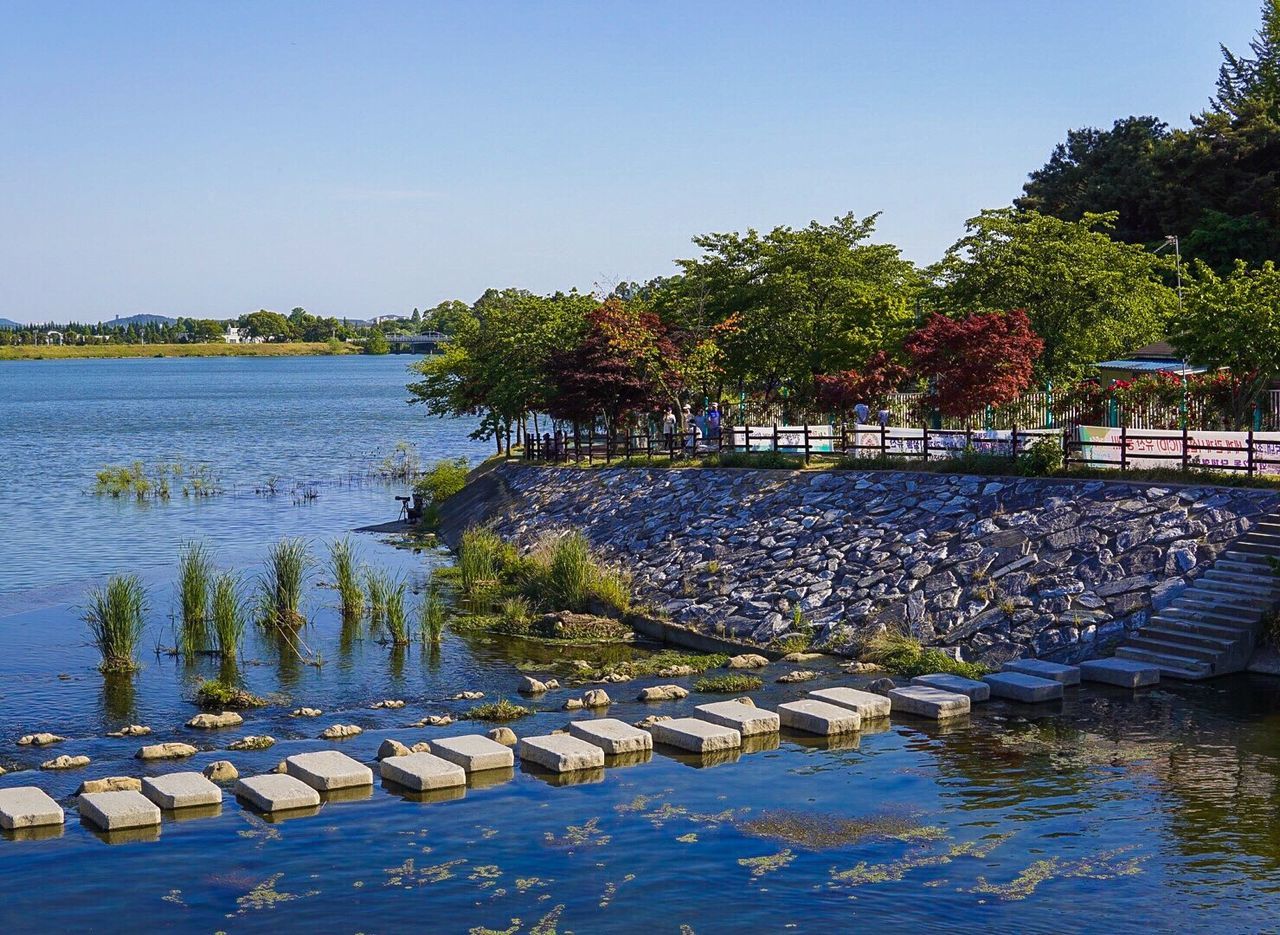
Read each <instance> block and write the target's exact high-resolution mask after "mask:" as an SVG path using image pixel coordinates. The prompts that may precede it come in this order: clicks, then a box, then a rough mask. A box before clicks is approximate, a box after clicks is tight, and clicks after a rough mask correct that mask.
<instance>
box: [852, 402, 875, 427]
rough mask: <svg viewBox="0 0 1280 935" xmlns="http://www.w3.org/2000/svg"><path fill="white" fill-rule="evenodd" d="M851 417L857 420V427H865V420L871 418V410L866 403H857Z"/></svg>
mask: <svg viewBox="0 0 1280 935" xmlns="http://www.w3.org/2000/svg"><path fill="white" fill-rule="evenodd" d="M853 417H854V419H856V420H857V422H856V424H857V425H866V424H867V420H868V419H870V418H871V409H870V408H869V407H868V406H867V404H866V403H858V405H856V406H854V407H853Z"/></svg>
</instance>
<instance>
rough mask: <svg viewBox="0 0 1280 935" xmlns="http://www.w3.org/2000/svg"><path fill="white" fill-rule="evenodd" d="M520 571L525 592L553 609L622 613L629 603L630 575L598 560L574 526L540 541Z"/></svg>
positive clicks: (542, 604) (538, 602)
mask: <svg viewBox="0 0 1280 935" xmlns="http://www.w3.org/2000/svg"><path fill="white" fill-rule="evenodd" d="M523 574H524V576H525V593H526V594H527V595H528V596H529V597H530V598H531V599H533V600H534V601H535V602H536V603H537V604H539V605H541V606H544V607H547V608H549V609H552V610H571V611H575V612H577V613H583V612H602V611H603V612H610V611H612V612H614V613H624V612H626V611H627V610H629V609H630V607H631V580H630V578H629V577H628V576H627V575H626V574H625V573H623V572H620V571H616V570H615V569H613V568H610V567H608V566H606V565H605V564H603V563H602V562H600V561H598V560H597V559H596V558H595V556H594V555H593V554H592V551H591V546H590V544H589V543H588V542H587V537H586V536H584V535H583V534H582V533H581V532H578V531H577V530H574V531H573V532H570V533H568V534H567V535H563V536H560V537H558V538H555V539H551V540H549V541H545V542H543V543H542V544H541V545H539V546H538V547H537V548H536V549H535V550H534V552H533V554H532V555H531V556H530V557H529V559H528V560H527V562H526V563H525V568H524V571H523Z"/></svg>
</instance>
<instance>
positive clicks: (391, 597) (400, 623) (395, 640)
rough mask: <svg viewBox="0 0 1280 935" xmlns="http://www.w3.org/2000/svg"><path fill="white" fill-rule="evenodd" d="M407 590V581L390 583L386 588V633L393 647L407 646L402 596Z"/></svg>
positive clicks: (407, 627)
mask: <svg viewBox="0 0 1280 935" xmlns="http://www.w3.org/2000/svg"><path fill="white" fill-rule="evenodd" d="M408 590H409V583H408V582H407V581H401V580H396V581H393V582H390V586H389V587H388V588H387V632H388V633H390V634H391V643H392V645H393V646H408V645H409V625H408V622H407V620H406V618H405V613H404V595H405V592H406V591H408Z"/></svg>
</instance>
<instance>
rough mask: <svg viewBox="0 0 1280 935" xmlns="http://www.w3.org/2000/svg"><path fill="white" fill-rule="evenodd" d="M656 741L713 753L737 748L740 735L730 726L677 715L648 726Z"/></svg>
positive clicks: (682, 748)
mask: <svg viewBox="0 0 1280 935" xmlns="http://www.w3.org/2000/svg"><path fill="white" fill-rule="evenodd" d="M649 730H650V732H651V733H652V734H653V739H654V740H656V741H657V742H658V743H665V744H669V745H671V746H673V747H679V748H680V749H681V750H691V751H692V752H694V753H713V752H716V751H720V750H737V749H738V748H739V747H741V746H742V735H741V734H740V733H738V732H737V731H736V730H735V729H734V728H732V727H725V726H724V725H722V724H712V723H711V722H710V721H700V720H698V719H697V718H696V717H677V718H672V719H671V720H669V721H656V722H654V725H653V726H652V727H650V728H649Z"/></svg>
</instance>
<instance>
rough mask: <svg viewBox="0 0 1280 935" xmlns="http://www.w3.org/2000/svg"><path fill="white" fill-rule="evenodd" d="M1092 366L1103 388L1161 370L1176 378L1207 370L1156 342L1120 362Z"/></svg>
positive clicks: (1166, 344) (1099, 363)
mask: <svg viewBox="0 0 1280 935" xmlns="http://www.w3.org/2000/svg"><path fill="white" fill-rule="evenodd" d="M1094 366H1095V367H1097V368H1098V376H1099V377H1101V378H1102V384H1103V385H1104V386H1106V385H1107V384H1109V383H1111V382H1112V381H1113V380H1132V379H1134V378H1135V377H1144V376H1147V377H1149V376H1154V375H1155V374H1156V373H1159V372H1160V371H1162V370H1163V371H1165V372H1167V373H1173V374H1177V375H1178V376H1186V375H1190V374H1193V373H1204V372H1205V371H1206V370H1208V369H1209V368H1208V367H1197V366H1195V365H1192V364H1188V363H1187V362H1186V361H1184V360H1183V359H1182V357H1181V356H1179V354H1178V352H1177V351H1175V350H1174V349H1173V345H1171V344H1170V343H1169V342H1168V341H1156V342H1155V343H1154V344H1148V345H1146V346H1145V347H1140V348H1138V349H1137V350H1136V351H1134V352H1133V353H1132V354H1130V355H1129V356H1128V357H1125V358H1121V359H1120V360H1100V361H1098V362H1097V363H1096V364H1094Z"/></svg>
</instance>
